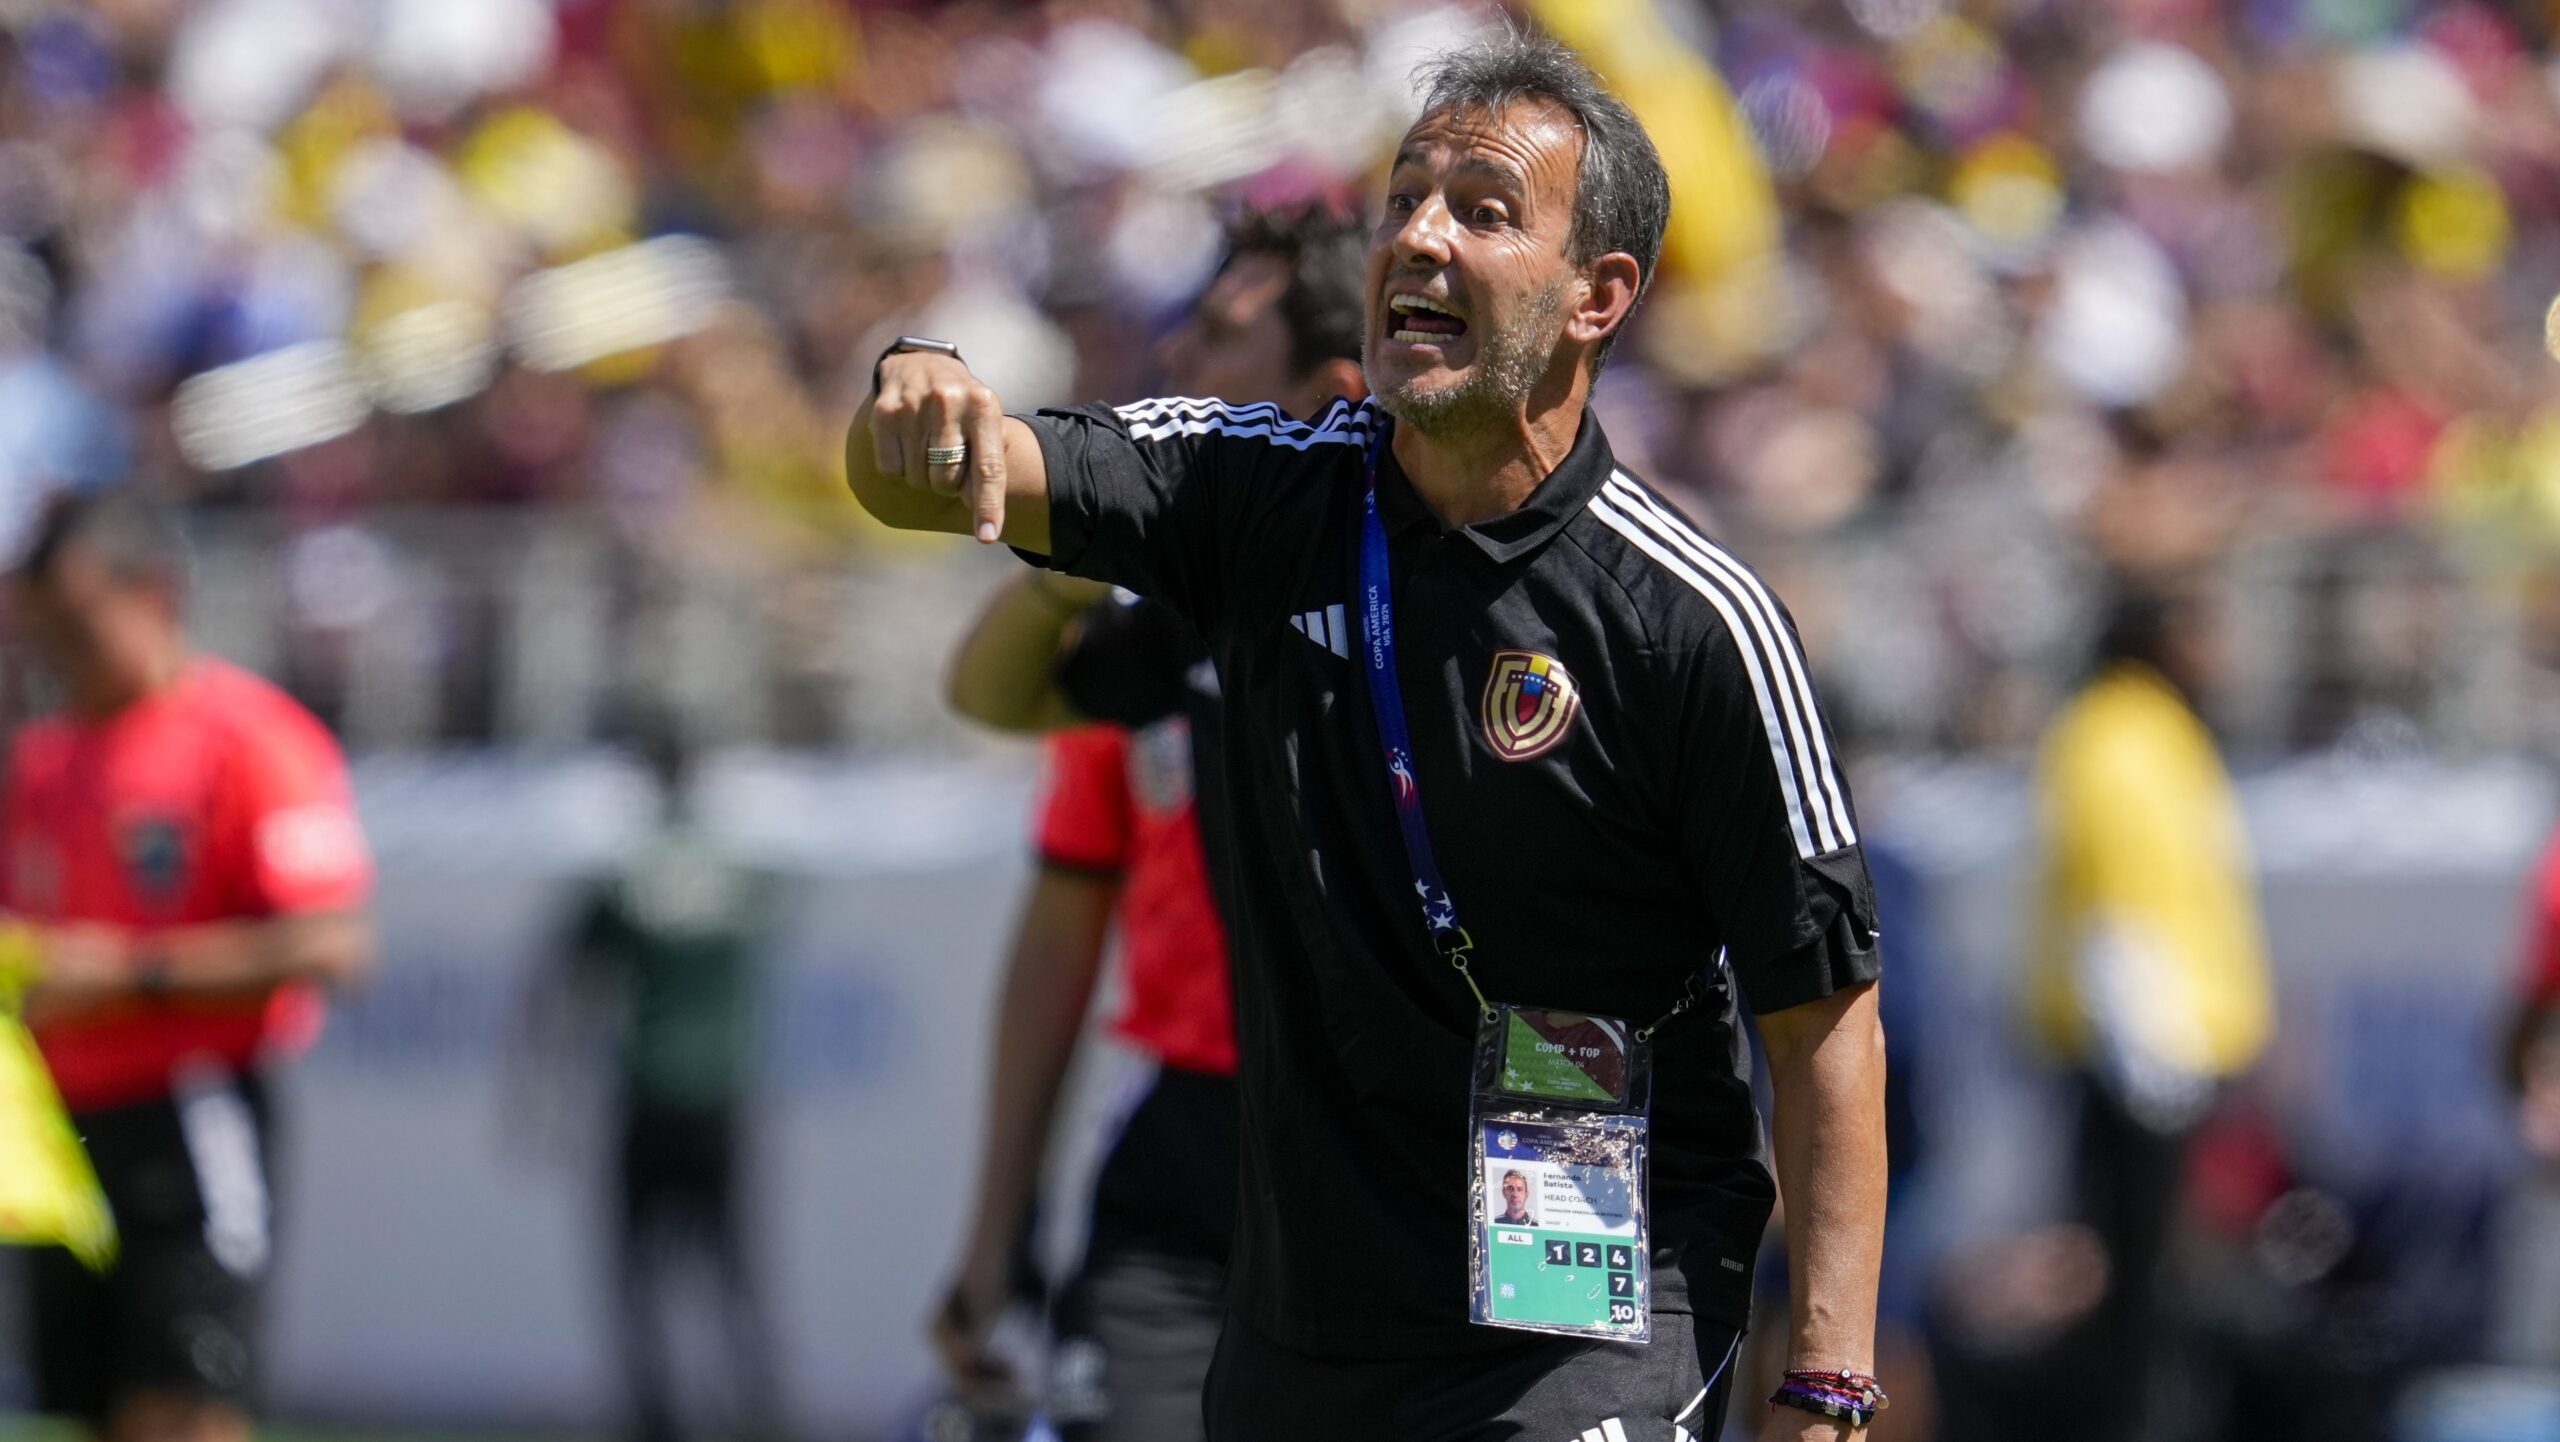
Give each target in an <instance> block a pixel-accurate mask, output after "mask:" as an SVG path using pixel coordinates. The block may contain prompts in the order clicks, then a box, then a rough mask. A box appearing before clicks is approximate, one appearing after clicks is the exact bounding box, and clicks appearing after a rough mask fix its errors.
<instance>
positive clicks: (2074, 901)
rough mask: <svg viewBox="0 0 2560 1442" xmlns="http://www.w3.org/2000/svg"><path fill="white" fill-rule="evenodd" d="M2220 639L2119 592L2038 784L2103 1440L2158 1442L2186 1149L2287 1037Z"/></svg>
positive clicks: (2152, 597) (2090, 1365)
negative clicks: (2226, 1094)
mask: <svg viewBox="0 0 2560 1442" xmlns="http://www.w3.org/2000/svg"><path fill="white" fill-rule="evenodd" d="M2219 625H2220V621H2219V618H2218V616H2217V615H2216V613H2215V611H2214V609H2213V605H2212V602H2211V600H2210V598H2209V597H2208V596H2206V595H2205V594H2204V593H2203V592H2202V591H2200V590H2199V589H2197V588H2196V587H2194V586H2193V584H2192V583H2186V582H2182V581H2180V580H2178V579H2176V578H2172V579H2170V580H2167V581H2159V580H2141V579H2135V578H2125V579H2123V580H2121V581H2119V583H2118V588H2117V591H2116V594H2115V596H2114V598H2113V600H2112V601H2111V603H2110V605H2109V608H2108V610H2107V613H2106V620H2105V624H2104V628H2103V629H2102V631H2101V632H2100V636H2099V641H2098V647H2097V652H2098V654H2097V668H2096V674H2095V675H2094V676H2093V677H2092V679H2091V680H2090V682H2089V684H2088V686H2087V687H2086V688H2085V689H2083V690H2082V691H2081V693H2080V695H2079V696H2078V697H2077V698H2076V699H2075V700H2074V701H2073V702H2072V703H2071V705H2070V706H2069V707H2067V708H2066V709H2065V710H2064V711H2063V713H2062V715H2061V716H2060V717H2059V718H2058V719H2057V720H2056V721H2055V722H2054V725H2053V728H2052V730H2051V731H2050V732H2049V733H2047V736H2046V738H2045V744H2044V749H2043V753H2042V756H2041V759H2040V761H2039V765H2038V771H2037V781H2036V784H2037V794H2038V801H2039V814H2040V817H2041V839H2042V845H2043V852H2044V880H2043V885H2042V887H2041V889H2040V891H2039V893H2038V897H2039V911H2038V919H2037V923H2036V927H2035V932H2034V935H2035V938H2036V940H2035V947H2036V949H2035V953H2034V957H2033V963H2032V969H2031V971H2030V974H2029V991H2028V995H2027V1002H2028V1005H2029V1007H2030V1013H2031V1017H2032V1022H2033V1026H2034V1029H2035V1031H2036V1033H2037V1035H2038V1036H2039V1037H2040V1038H2041V1039H2042V1041H2043V1043H2044V1045H2045V1046H2046V1047H2047V1048H2048V1049H2049V1051H2050V1054H2051V1055H2052V1056H2054V1057H2055V1058H2056V1059H2058V1060H2059V1061H2061V1062H2062V1063H2063V1064H2064V1065H2066V1066H2068V1067H2069V1068H2070V1069H2071V1078H2072V1080H2071V1090H2072V1092H2073V1096H2074V1102H2075V1104H2076V1109H2077V1113H2078V1116H2077V1122H2076V1125H2075V1128H2074V1140H2073V1157H2072V1172H2073V1201H2074V1204H2075V1205H2074V1215H2075V1218H2076V1220H2078V1221H2080V1222H2081V1223H2083V1224H2085V1225H2086V1226H2088V1227H2089V1228H2090V1229H2092V1231H2093V1232H2094V1235H2095V1239H2096V1241H2097V1243H2098V1245H2099V1246H2100V1248H2101V1249H2102V1250H2103V1256H2104V1266H2105V1279H2104V1284H2103V1289H2102V1292H2101V1294H2100V1296H2099V1298H2098V1300H2097V1302H2096V1305H2095V1308H2094V1311H2093V1312H2092V1314H2091V1315H2090V1316H2089V1318H2088V1320H2087V1322H2086V1324H2085V1327H2084V1328H2083V1329H2082V1332H2081V1335H2080V1336H2078V1337H2075V1338H2072V1339H2069V1340H2067V1341H2066V1342H2065V1344H2064V1348H2065V1359H2064V1361H2065V1365H2066V1367H2067V1369H2068V1370H2069V1372H2070V1374H2071V1375H2072V1376H2073V1377H2074V1378H2075V1379H2076V1385H2077V1387H2078V1389H2079V1390H2080V1393H2081V1395H2082V1396H2083V1397H2084V1398H2085V1399H2086V1405H2087V1408H2088V1411H2087V1415H2086V1417H2085V1419H2084V1420H2083V1421H2082V1423H2081V1424H2080V1425H2081V1426H2082V1427H2083V1429H2084V1430H2085V1432H2086V1433H2087V1435H2089V1436H2091V1437H2093V1438H2101V1439H2105V1438H2126V1439H2135V1438H2141V1437H2145V1436H2147V1435H2149V1430H2148V1429H2149V1428H2150V1426H2151V1425H2152V1423H2151V1420H2150V1417H2151V1414H2150V1410H2149V1409H2150V1406H2151V1397H2152V1395H2153V1393H2154V1391H2155V1390H2156V1387H2155V1371H2156V1369H2157V1368H2158V1366H2159V1364H2160V1361H2161V1359H2162V1357H2163V1355H2164V1343H2165V1341H2166V1340H2167V1332H2168V1330H2169V1328H2170V1327H2171V1326H2172V1318H2171V1317H2170V1315H2169V1314H2168V1313H2167V1311H2166V1310H2165V1308H2164V1306H2163V1296H2164V1284H2163V1280H2162V1277H2161V1269H2162V1266H2163V1263H2164V1261H2165V1260H2166V1258H2167V1256H2168V1252H2169V1244H2170V1240H2171V1235H2172V1228H2173V1224H2174V1223H2175V1222H2176V1220H2177V1216H2178V1206H2179V1201H2180V1189H2181V1185H2182V1183H2183V1181H2184V1180H2185V1176H2186V1169H2187V1149H2188V1145H2189V1143H2190V1141H2191V1140H2192V1138H2193V1137H2194V1134H2195V1129H2196V1127H2197V1125H2198V1124H2199V1123H2200V1122H2201V1121H2203V1119H2204V1118H2205V1115H2206V1114H2207V1112H2208V1111H2209V1110H2210V1109H2211V1107H2212V1106H2213V1104H2214V1102H2215V1101H2216V1100H2217V1098H2218V1096H2219V1092H2220V1089H2221V1087H2222V1086H2223V1084H2224V1083H2226V1082H2227V1081H2229V1080H2230V1079H2231V1078H2233V1077H2236V1076H2238V1075H2239V1074H2241V1073H2242V1072H2243V1071H2245V1070H2246V1069H2247V1068H2248V1067H2249V1065H2250V1064H2251V1063H2252V1062H2254V1061H2255V1060H2256V1059H2257V1057H2258V1055H2259V1053H2260V1052H2261V1051H2262V1050H2263V1049H2264V1048H2265V1046H2266V1044H2267V1039H2268V1037H2269V1036H2270V1035H2271V1034H2272V1032H2273V1029H2274V1024H2275V1017H2274V991H2273V987H2272V984H2271V982H2270V980H2269V978H2268V974H2267V960H2266V952H2265V943H2264V941H2263V939H2262V935H2261V932H2260V929H2259V922H2258V911H2257V901H2256V893H2255V885H2256V884H2255V879H2254V876H2253V874H2252V867H2251V862H2250V858H2249V851H2248V842H2247V837H2246V833H2245V832H2244V830H2243V828H2242V825H2241V819H2240V812H2239V807H2238V804H2237V802H2236V800H2235V797H2234V794H2233V791H2232V787H2231V781H2230V778H2229V776H2228V775H2226V774H2225V773H2224V771H2223V767H2222V761H2221V758H2220V755H2219V752H2218V750H2217V748H2216V746H2215V744H2214V741H2213V737H2212V734H2211V732H2210V731H2208V730H2207V729H2206V726H2205V722H2204V720H2203V717H2202V715H2201V710H2202V706H2203V702H2204V698H2205V697H2207V696H2208V695H2210V694H2211V691H2212V688H2213V687H2214V686H2215V684H2216V683H2217V681H2218V680H2219V678H2220V675H2221V667H2222V665H2223V659H2222V658H2223V655H2224V652H2223V649H2222V646H2221V643H2220V640H2219V636H2218V627H2219Z"/></svg>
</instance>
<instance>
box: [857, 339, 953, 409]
mask: <svg viewBox="0 0 2560 1442" xmlns="http://www.w3.org/2000/svg"><path fill="white" fill-rule="evenodd" d="M917 351H920V352H926V353H929V354H932V355H947V356H949V357H951V358H952V359H953V360H956V361H960V363H961V364H962V365H967V364H968V362H967V361H965V360H960V347H958V346H957V345H954V344H952V343H951V342H950V341H947V340H934V339H932V338H931V337H928V336H920V335H902V336H900V337H898V338H897V339H896V340H893V341H891V342H889V345H888V348H887V349H885V350H883V351H881V352H880V358H879V359H878V360H875V361H873V362H872V363H871V394H872V395H874V396H877V395H879V394H880V367H882V366H884V365H887V364H888V363H889V357H891V356H893V355H906V354H908V353H909V352H917Z"/></svg>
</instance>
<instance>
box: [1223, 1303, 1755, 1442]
mask: <svg viewBox="0 0 2560 1442" xmlns="http://www.w3.org/2000/svg"><path fill="white" fill-rule="evenodd" d="M1741 1342H1742V1334H1741V1333H1740V1332H1737V1331H1736V1330H1734V1329H1733V1328H1731V1327H1725V1326H1719V1325H1717V1324H1715V1323H1713V1322H1701V1321H1698V1320H1697V1319H1695V1318H1691V1317H1687V1316H1682V1315H1676V1314H1673V1313H1667V1312H1658V1313H1656V1314H1654V1319H1653V1341H1652V1343H1651V1344H1650V1345H1648V1346H1634V1345H1630V1344H1628V1343H1625V1342H1596V1341H1580V1340H1575V1339H1570V1338H1543V1337H1529V1336H1527V1335H1526V1334H1523V1340H1522V1342H1521V1343H1520V1345H1518V1346H1516V1347H1506V1348H1503V1349H1502V1350H1499V1351H1494V1352H1489V1353H1469V1354H1466V1355H1462V1356H1456V1357H1433V1358H1420V1359H1416V1358H1370V1359H1362V1358H1334V1357H1311V1356H1307V1355H1306V1354H1304V1353H1300V1352H1297V1351H1294V1350H1292V1349H1290V1348H1287V1347H1284V1346H1282V1345H1280V1344H1279V1343H1277V1342H1274V1341H1272V1340H1271V1339H1270V1338H1267V1337H1264V1336H1262V1335H1261V1334H1259V1333H1257V1332H1255V1331H1254V1330H1253V1328H1252V1327H1251V1326H1250V1325H1249V1324H1247V1323H1245V1322H1243V1321H1242V1320H1240V1319H1238V1318H1235V1317H1232V1316H1231V1317H1229V1318H1228V1320H1227V1329H1226V1334H1225V1335H1224V1336H1223V1337H1221V1338H1220V1339H1219V1342H1218V1357H1217V1361H1216V1362H1215V1363H1214V1364H1213V1365H1212V1366H1211V1367H1210V1369H1209V1390H1208V1397H1207V1413H1208V1423H1209V1437H1210V1442H1308V1439H1320V1442H1511V1439H1517V1442H1716V1438H1717V1437H1718V1436H1720V1435H1721V1434H1722V1432H1723V1429H1724V1414H1725V1407H1726V1404H1727V1403H1728V1402H1729V1401H1730V1400H1731V1396H1732V1391H1733V1368H1734V1360H1735V1358H1734V1354H1735V1353H1736V1352H1737V1351H1739V1350H1740V1347H1741Z"/></svg>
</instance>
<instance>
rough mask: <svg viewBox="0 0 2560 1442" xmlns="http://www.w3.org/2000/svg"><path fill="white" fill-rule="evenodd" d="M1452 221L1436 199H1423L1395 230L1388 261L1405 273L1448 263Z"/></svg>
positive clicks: (1437, 198) (1442, 204)
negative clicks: (1404, 270)
mask: <svg viewBox="0 0 2560 1442" xmlns="http://www.w3.org/2000/svg"><path fill="white" fill-rule="evenodd" d="M1455 219H1456V218H1455V217H1453V216H1452V215H1450V214H1449V207H1448V205H1447V204H1446V203H1445V202H1443V201H1442V200H1441V199H1440V197H1439V196H1437V195H1431V196H1426V197H1424V198H1423V200H1422V203H1421V204H1419V205H1416V206H1415V207H1414V208H1413V211H1412V213H1411V214H1409V215H1407V216H1405V218H1404V223H1403V224H1402V225H1399V226H1397V227H1396V231H1395V234H1394V236H1393V237H1391V238H1390V241H1389V247H1390V253H1389V258H1390V259H1391V260H1393V261H1394V262H1395V264H1396V265H1397V266H1398V267H1399V268H1402V269H1407V270H1437V269H1439V268H1440V267H1441V266H1444V265H1446V264H1448V263H1449V242H1450V237H1451V235H1452V233H1453V232H1454V231H1455V229H1456V226H1455Z"/></svg>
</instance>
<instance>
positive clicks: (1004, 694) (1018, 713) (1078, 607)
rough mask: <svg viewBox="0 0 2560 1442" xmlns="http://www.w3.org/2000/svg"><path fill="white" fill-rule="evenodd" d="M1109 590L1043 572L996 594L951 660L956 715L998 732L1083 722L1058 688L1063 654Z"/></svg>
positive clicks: (951, 693)
mask: <svg viewBox="0 0 2560 1442" xmlns="http://www.w3.org/2000/svg"><path fill="white" fill-rule="evenodd" d="M1106 589H1107V588H1105V587H1102V586H1100V585H1098V584H1096V583H1094V582H1090V581H1079V580H1075V579H1072V578H1069V577H1063V576H1051V575H1049V574H1048V573H1045V572H1034V573H1032V574H1030V575H1026V576H1020V577H1017V578H1015V579H1014V580H1012V581H1009V582H1007V583H1006V584H1005V585H1004V586H1003V587H1001V588H999V589H998V590H997V592H996V594H995V596H994V597H993V599H991V600H989V601H988V603H987V609H986V610H985V612H983V613H982V614H981V615H980V616H979V617H978V622H977V624H976V625H974V626H972V627H971V628H970V629H969V634H968V635H967V636H966V637H964V638H962V640H961V642H960V650H959V652H958V653H957V654H956V655H954V656H953V657H952V658H951V680H950V686H949V699H950V702H951V709H953V710H955V711H957V712H959V713H960V714H961V715H963V716H966V717H968V718H969V719H970V720H972V721H976V722H979V723H980V724H982V725H987V726H993V727H995V728H996V729H997V730H1000V731H1051V730H1055V729H1057V728H1058V727H1060V726H1067V725H1072V724H1073V723H1074V722H1075V721H1076V720H1077V719H1078V718H1077V716H1076V714H1075V710H1074V708H1073V707H1071V706H1069V705H1068V704H1067V698H1066V697H1065V695H1064V694H1062V693H1061V692H1060V691H1059V689H1058V682H1057V676H1058V650H1059V647H1060V645H1061V644H1062V643H1063V642H1064V640H1065V637H1066V634H1067V628H1068V627H1069V626H1071V625H1073V624H1074V622H1075V620H1076V618H1077V617H1078V616H1080V615H1081V614H1083V611H1084V608H1085V607H1086V606H1087V605H1089V604H1091V603H1092V602H1094V601H1096V600H1099V599H1101V597H1102V595H1103V593H1104V592H1105V590H1106Z"/></svg>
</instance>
